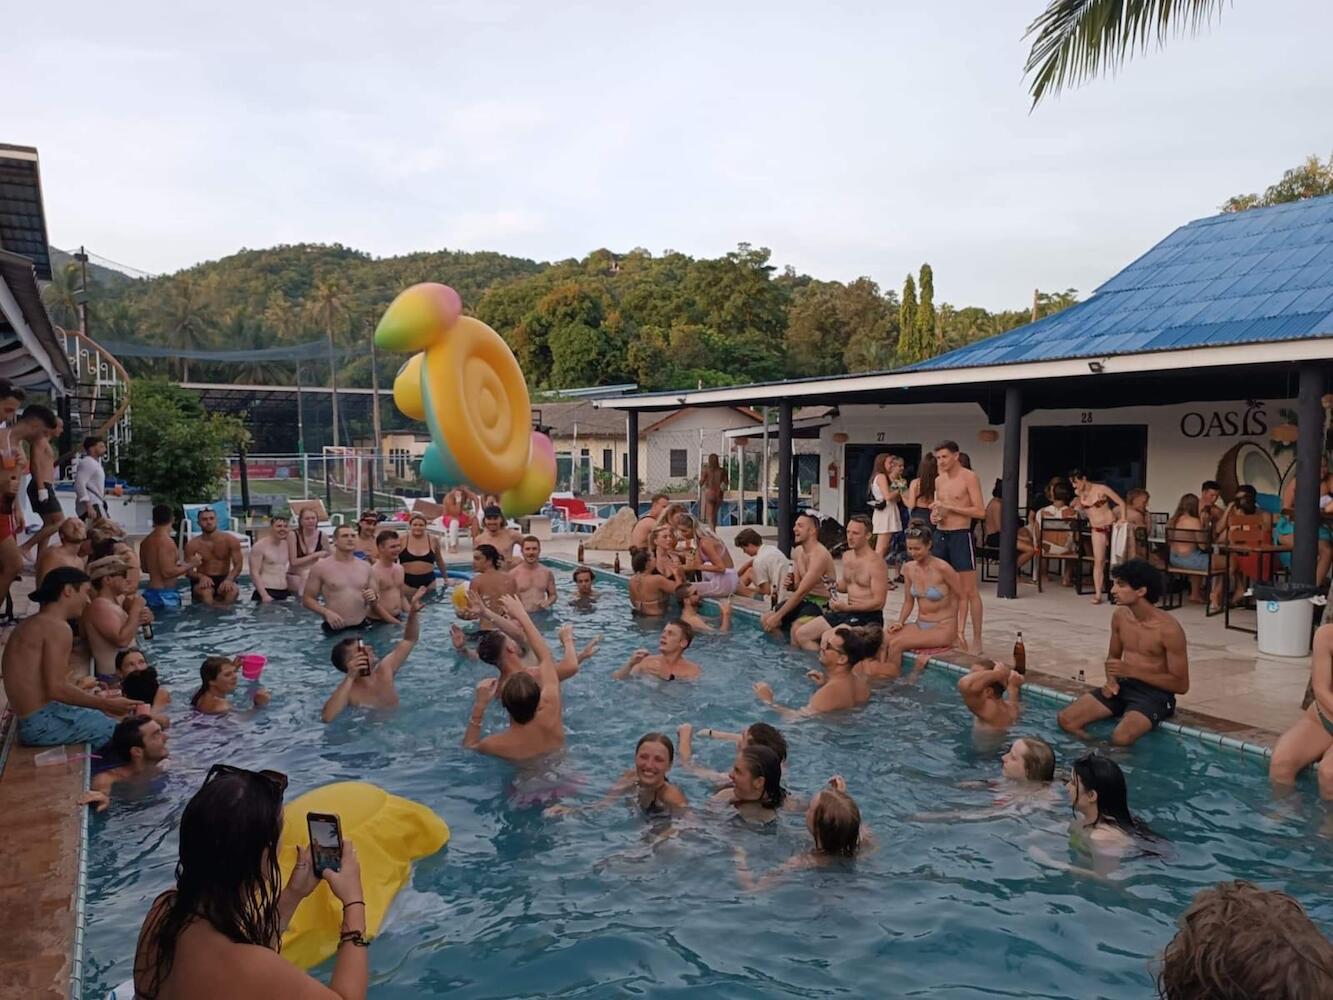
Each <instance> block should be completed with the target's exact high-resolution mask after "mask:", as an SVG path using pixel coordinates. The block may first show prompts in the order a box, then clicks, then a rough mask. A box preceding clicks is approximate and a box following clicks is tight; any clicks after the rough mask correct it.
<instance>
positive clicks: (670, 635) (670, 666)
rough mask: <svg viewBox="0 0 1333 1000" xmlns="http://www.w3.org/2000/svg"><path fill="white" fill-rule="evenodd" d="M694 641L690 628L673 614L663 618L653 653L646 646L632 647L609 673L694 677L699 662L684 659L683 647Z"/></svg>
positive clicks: (616, 676)
mask: <svg viewBox="0 0 1333 1000" xmlns="http://www.w3.org/2000/svg"><path fill="white" fill-rule="evenodd" d="M693 641H694V629H693V628H691V627H690V626H689V625H688V624H687V623H686V622H684V621H682V620H681V619H679V618H677V619H676V620H675V621H673V622H667V625H666V627H665V628H664V629H662V635H661V636H660V637H659V638H658V640H657V655H656V656H654V655H653V654H651V653H649V652H648V650H646V649H636V650H635V651H634V654H633V655H632V656H631V657H630V658H629V659H628V660H626V661H625V665H624V666H623V667H621V668H620V669H619V670H617V671H616V672H615V673H614V674H612V675H611V678H612V679H613V680H617V681H623V680H625V679H626V678H628V677H656V678H657V679H658V680H663V681H693V680H698V679H699V676H700V675H701V674H702V673H703V671H702V670H700V669H699V664H697V663H694V662H692V661H691V660H687V659H685V650H687V649H689V648H690V643H692V642H693Z"/></svg>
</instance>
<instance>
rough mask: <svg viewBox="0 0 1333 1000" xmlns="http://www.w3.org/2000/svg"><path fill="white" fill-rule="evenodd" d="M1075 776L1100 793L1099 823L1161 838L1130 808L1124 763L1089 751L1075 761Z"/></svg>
mask: <svg viewBox="0 0 1333 1000" xmlns="http://www.w3.org/2000/svg"><path fill="white" fill-rule="evenodd" d="M1074 777H1075V778H1077V779H1078V784H1079V787H1080V788H1081V789H1083V790H1084V791H1086V792H1096V793H1097V820H1096V822H1098V823H1110V824H1111V825H1112V826H1115V827H1119V828H1120V829H1121V830H1124V831H1125V833H1131V834H1135V835H1136V836H1140V837H1148V838H1151V839H1157V834H1155V833H1153V831H1152V830H1151V829H1150V828H1149V827H1148V825H1147V824H1146V823H1143V822H1141V821H1139V820H1137V819H1135V818H1134V814H1133V813H1131V812H1130V811H1129V787H1128V786H1127V785H1126V784H1125V772H1124V771H1122V770H1120V765H1119V764H1117V763H1116V762H1115V761H1113V760H1111V759H1110V758H1109V757H1103V756H1102V755H1101V754H1099V753H1087V754H1084V755H1083V756H1082V757H1080V758H1079V759H1078V760H1076V761H1074Z"/></svg>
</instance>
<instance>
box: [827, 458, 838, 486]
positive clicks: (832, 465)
mask: <svg viewBox="0 0 1333 1000" xmlns="http://www.w3.org/2000/svg"><path fill="white" fill-rule="evenodd" d="M828 484H829V489H833V488H834V487H836V486H837V485H838V463H837V462H829V464H828Z"/></svg>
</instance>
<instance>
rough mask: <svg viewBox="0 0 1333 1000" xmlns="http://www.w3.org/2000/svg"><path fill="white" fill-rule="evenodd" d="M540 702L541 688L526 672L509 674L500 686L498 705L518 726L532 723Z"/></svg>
mask: <svg viewBox="0 0 1333 1000" xmlns="http://www.w3.org/2000/svg"><path fill="white" fill-rule="evenodd" d="M541 702H542V687H541V685H540V684H538V683H537V679H536V678H535V677H533V676H532V674H530V673H528V672H527V671H526V670H521V671H519V672H518V673H516V674H510V675H509V677H508V678H507V679H506V680H505V682H504V683H503V684H501V685H500V704H501V705H503V706H504V707H505V711H506V712H508V713H509V717H510V718H511V719H513V720H514V721H515V722H517V723H518V724H519V725H522V724H524V723H527V722H531V721H532V719H533V717H534V716H535V715H536V714H537V706H539V705H540V704H541Z"/></svg>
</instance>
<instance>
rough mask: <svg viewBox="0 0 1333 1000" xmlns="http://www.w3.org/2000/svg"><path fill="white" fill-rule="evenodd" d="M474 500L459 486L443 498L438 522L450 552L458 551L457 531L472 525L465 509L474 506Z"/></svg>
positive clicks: (473, 497) (474, 498)
mask: <svg viewBox="0 0 1333 1000" xmlns="http://www.w3.org/2000/svg"><path fill="white" fill-rule="evenodd" d="M476 499H477V498H476V497H475V496H473V495H472V494H471V493H469V492H468V491H467V490H465V489H464V488H463V487H461V486H455V487H454V488H453V489H452V490H450V491H449V492H448V493H446V494H445V496H444V513H443V514H441V515H440V520H441V521H442V522H443V523H444V530H445V532H446V533H447V534H448V536H449V551H450V552H457V551H458V529H459V528H460V527H464V528H466V527H468V526H469V525H470V524H471V523H472V519H471V518H470V517H469V516H468V513H467V508H468V506H469V505H470V504H472V505H475V503H476Z"/></svg>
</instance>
